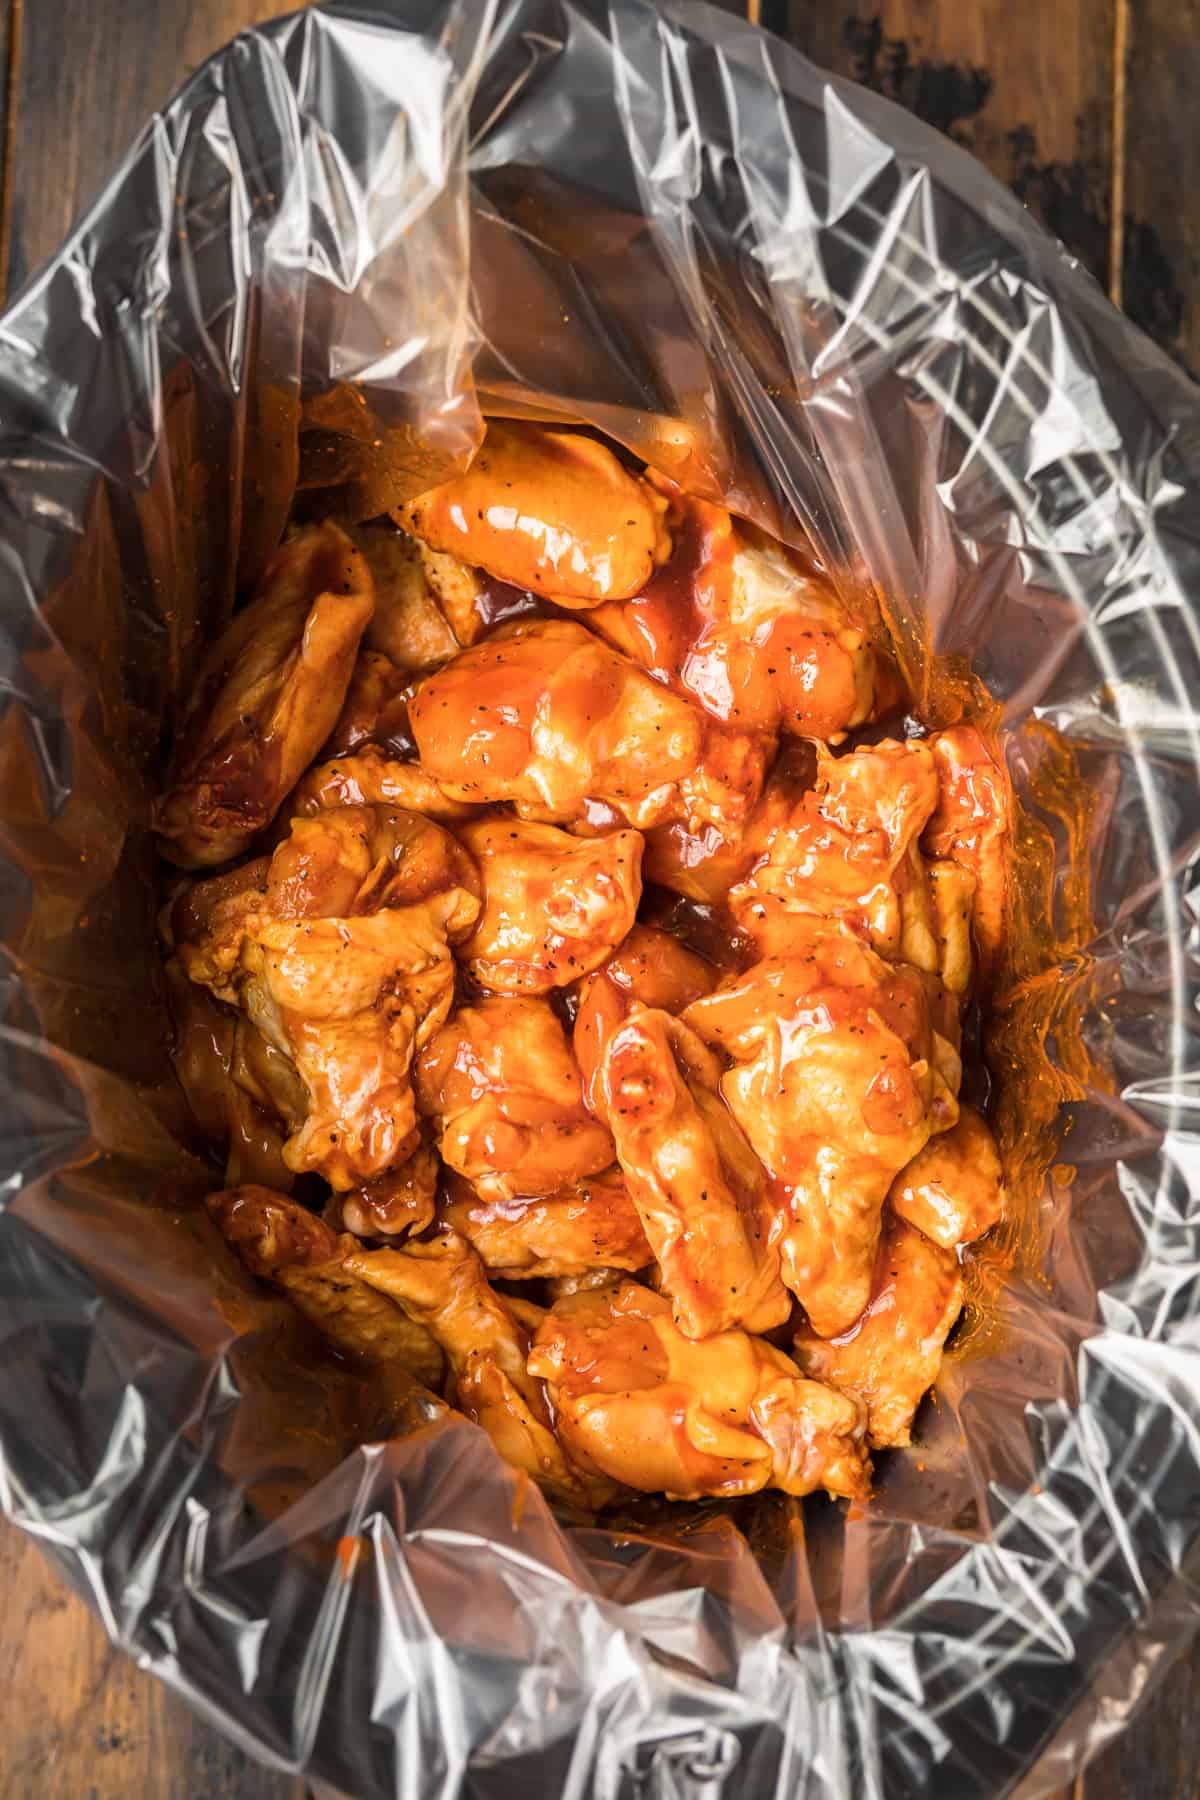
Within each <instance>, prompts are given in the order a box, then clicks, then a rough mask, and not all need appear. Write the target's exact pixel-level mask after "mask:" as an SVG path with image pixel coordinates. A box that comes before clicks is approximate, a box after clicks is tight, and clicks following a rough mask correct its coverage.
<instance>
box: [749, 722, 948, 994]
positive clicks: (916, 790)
mask: <svg viewBox="0 0 1200 1800" xmlns="http://www.w3.org/2000/svg"><path fill="white" fill-rule="evenodd" d="M937 799H938V783H937V771H936V766H935V763H934V758H933V752H932V751H931V750H930V748H929V746H928V745H927V744H924V743H916V742H909V743H895V742H892V741H890V740H885V741H884V742H883V743H880V744H877V745H875V746H874V747H871V748H866V749H862V750H858V751H855V752H853V753H852V754H851V755H848V756H836V757H835V756H831V755H830V754H829V753H828V752H827V751H825V750H823V749H818V752H817V777H816V784H815V786H814V787H813V788H812V789H811V790H809V791H808V792H806V793H802V794H799V795H797V794H796V793H795V792H794V791H793V790H792V789H790V788H788V787H785V786H776V785H774V784H773V785H772V786H771V787H770V788H769V789H768V791H767V794H766V796H765V798H764V801H763V804H762V806H761V807H760V808H759V809H758V811H757V812H756V814H755V816H754V818H753V820H752V821H751V824H750V827H749V829H748V831H747V834H746V838H747V843H748V844H749V845H750V847H751V848H752V849H753V851H754V859H753V861H752V864H751V867H750V870H749V873H748V874H747V876H746V878H745V880H744V881H743V882H740V883H739V884H738V885H737V886H736V887H734V888H733V890H732V892H731V893H730V896H729V903H730V907H731V909H732V911H733V914H734V917H735V918H736V919H737V921H738V923H739V924H740V925H741V927H742V929H743V930H744V931H746V932H747V933H749V935H750V936H751V937H753V938H754V940H755V942H756V943H757V944H758V946H759V949H760V951H761V952H762V954H763V955H779V954H786V952H787V948H788V943H789V938H790V935H791V931H792V922H793V920H794V918H795V917H796V915H797V914H800V915H804V914H817V915H819V916H821V917H824V918H830V919H845V920H846V921H847V923H848V924H850V925H852V926H853V927H854V929H855V930H857V931H859V932H861V933H862V934H863V935H864V936H865V937H867V938H868V940H869V941H870V943H871V944H872V946H873V947H874V948H875V949H876V950H878V951H879V952H880V953H881V954H882V955H884V956H888V957H891V958H896V959H902V960H903V961H905V962H910V963H912V964H913V965H914V967H916V968H919V969H925V970H927V971H929V972H931V973H932V972H933V971H934V970H936V969H937V966H938V947H937V942H936V939H935V937H934V933H933V928H932V920H931V913H930V902H929V894H928V885H927V879H926V872H925V865H924V861H923V859H922V857H921V855H920V851H919V849H918V840H919V838H920V835H921V832H922V831H923V830H924V828H925V826H926V824H927V823H928V821H929V819H930V817H931V815H932V813H933V810H934V807H935V806H936V805H937Z"/></svg>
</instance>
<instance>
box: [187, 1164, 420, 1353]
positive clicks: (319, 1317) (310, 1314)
mask: <svg viewBox="0 0 1200 1800" xmlns="http://www.w3.org/2000/svg"><path fill="white" fill-rule="evenodd" d="M207 1204H208V1210H209V1212H210V1214H211V1215H212V1218H213V1220H214V1222H215V1224H216V1226H217V1228H218V1230H219V1231H220V1232H221V1235H222V1236H223V1237H224V1238H225V1239H226V1241H227V1242H228V1243H229V1244H231V1245H232V1247H233V1248H234V1250H236V1251H237V1254H238V1256H239V1257H240V1258H241V1260H242V1262H243V1263H244V1264H245V1266H246V1268H247V1269H248V1270H249V1271H250V1273H251V1275H255V1276H257V1277H258V1279H259V1280H260V1281H269V1282H270V1283H271V1284H272V1285H273V1286H275V1287H277V1288H280V1289H282V1291H283V1292H284V1293H285V1294H286V1295H287V1296H288V1298H289V1299H290V1300H291V1301H292V1303H293V1305H295V1306H296V1307H297V1308H298V1310H299V1311H300V1312H302V1313H303V1314H304V1316H305V1318H306V1319H308V1320H309V1322H310V1323H311V1324H312V1325H314V1326H315V1327H316V1329H317V1330H318V1331H319V1332H320V1333H321V1335H322V1337H324V1338H327V1339H328V1340H329V1342H330V1343H331V1344H332V1345H333V1347H334V1349H335V1350H340V1351H341V1352H342V1354H343V1355H344V1356H350V1357H353V1358H354V1359H355V1360H356V1361H358V1362H364V1363H372V1364H379V1363H391V1362H396V1363H400V1364H402V1365H403V1367H404V1368H406V1369H408V1370H409V1371H410V1373H412V1374H413V1375H415V1376H416V1377H417V1379H418V1380H419V1381H423V1382H425V1383H426V1385H427V1386H429V1387H436V1386H437V1384H438V1382H439V1381H440V1380H441V1378H442V1357H441V1352H440V1351H439V1349H438V1347H437V1345H436V1344H435V1343H434V1340H433V1338H432V1337H431V1336H430V1334H429V1332H428V1331H427V1330H426V1329H425V1328H424V1326H423V1325H421V1324H420V1323H418V1322H414V1320H412V1319H411V1318H410V1317H409V1316H408V1315H407V1314H406V1313H405V1312H403V1311H402V1310H401V1309H400V1307H398V1306H395V1305H393V1304H392V1302H391V1301H389V1300H386V1299H384V1298H383V1296H382V1295H380V1294H379V1293H377V1292H376V1290H375V1289H374V1288H372V1287H370V1286H368V1284H367V1283H366V1282H365V1281H363V1280H362V1279H361V1277H359V1276H357V1275H355V1274H354V1273H353V1271H352V1270H351V1268H350V1267H349V1262H348V1259H349V1258H350V1257H351V1256H352V1255H353V1253H354V1252H355V1251H357V1250H358V1249H359V1244H358V1242H357V1240H356V1239H354V1238H352V1237H349V1236H346V1237H338V1235H337V1234H336V1232H333V1231H331V1230H330V1229H329V1226H328V1225H326V1224H324V1223H323V1222H322V1221H321V1220H320V1219H318V1218H317V1217H316V1215H315V1214H314V1213H310V1212H306V1211H305V1209H304V1207H302V1206H297V1205H296V1203H295V1201H293V1200H287V1199H284V1198H283V1196H282V1195H280V1194H273V1193H272V1192H271V1191H270V1189H269V1188H265V1187H250V1186H246V1187H237V1188H227V1189H226V1190H225V1191H224V1192H223V1193H220V1194H210V1195H209V1198H208V1202H207Z"/></svg>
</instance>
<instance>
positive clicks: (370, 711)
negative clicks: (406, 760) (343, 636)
mask: <svg viewBox="0 0 1200 1800" xmlns="http://www.w3.org/2000/svg"><path fill="white" fill-rule="evenodd" d="M415 679H416V678H415V676H413V675H411V674H410V673H409V672H408V670H407V669H400V668H397V666H396V664H395V663H394V662H393V661H392V660H391V658H390V657H388V656H384V655H383V653H382V651H379V650H360V651H359V654H358V659H357V661H356V662H355V664H354V668H353V671H352V672H351V675H350V682H349V685H348V687H347V688H346V696H345V699H344V700H343V701H342V706H341V711H340V712H339V713H338V715H337V718H336V719H335V720H334V722H333V728H332V730H331V731H330V733H329V736H328V737H327V738H326V739H325V742H324V744H322V746H321V755H322V756H323V757H331V756H345V755H346V754H348V752H350V751H352V750H361V749H362V748H363V746H364V745H367V744H377V745H378V746H379V747H380V749H381V750H382V751H384V752H386V753H387V754H388V755H391V756H406V755H408V754H409V753H410V752H411V750H412V734H411V733H410V731H409V729H408V703H409V700H410V699H411V698H412V691H413V682H414V680H415Z"/></svg>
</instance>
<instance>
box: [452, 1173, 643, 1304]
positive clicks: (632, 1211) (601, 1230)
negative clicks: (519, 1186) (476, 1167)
mask: <svg viewBox="0 0 1200 1800" xmlns="http://www.w3.org/2000/svg"><path fill="white" fill-rule="evenodd" d="M438 1217H439V1219H440V1220H441V1221H442V1223H443V1224H445V1225H447V1226H449V1227H450V1228H451V1229H452V1230H454V1231H457V1232H458V1233H460V1235H461V1236H462V1237H464V1238H466V1240H467V1242H468V1243H469V1244H471V1245H472V1246H473V1248H474V1249H475V1251H476V1253H477V1254H478V1255H479V1256H480V1257H481V1258H482V1259H483V1261H484V1263H485V1264H486V1265H487V1267H488V1269H490V1270H491V1272H492V1274H493V1275H496V1276H501V1277H504V1278H505V1279H506V1280H510V1281H524V1280H530V1279H533V1278H534V1277H555V1278H558V1277H562V1276H569V1275H582V1274H585V1273H586V1272H587V1271H588V1270H591V1269H608V1270H615V1269H627V1270H633V1269H644V1268H645V1267H646V1265H647V1263H649V1262H650V1260H651V1252H650V1246H649V1244H648V1243H647V1242H646V1234H645V1232H644V1231H643V1230H642V1222H641V1220H640V1218H639V1217H638V1212H637V1208H636V1207H635V1206H634V1204H633V1201H632V1199H631V1198H630V1196H629V1191H628V1188H627V1187H626V1184H625V1177H624V1176H623V1175H622V1174H621V1171H620V1170H619V1169H606V1170H604V1171H603V1172H602V1173H601V1174H599V1175H592V1176H589V1177H588V1178H587V1179H586V1180H584V1181H580V1182H577V1183H576V1184H575V1185H574V1186H572V1187H566V1188H562V1189H561V1190H560V1191H559V1192H558V1193H554V1194H545V1195H543V1196H541V1197H540V1198H538V1199H532V1200H481V1199H480V1197H479V1195H478V1194H476V1193H475V1191H474V1189H473V1188H471V1187H470V1186H469V1184H468V1183H467V1182H465V1181H463V1180H462V1179H461V1178H459V1177H456V1176H452V1177H451V1178H450V1181H449V1184H448V1192H447V1197H446V1198H445V1199H444V1200H443V1202H442V1204H441V1206H440V1207H439V1209H438Z"/></svg>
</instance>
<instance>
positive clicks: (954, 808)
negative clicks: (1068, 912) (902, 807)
mask: <svg viewBox="0 0 1200 1800" xmlns="http://www.w3.org/2000/svg"><path fill="white" fill-rule="evenodd" d="M930 746H931V749H932V752H933V756H934V761H935V766H936V768H937V776H938V801H937V808H936V810H935V812H934V814H933V816H932V818H931V819H930V820H929V823H928V826H927V828H926V831H925V839H924V847H925V850H926V851H927V853H928V854H929V855H930V856H937V857H947V858H949V859H950V861H952V862H955V863H958V864H959V865H960V866H961V867H963V868H965V869H967V870H969V871H970V872H971V874H972V875H973V876H974V877H975V888H974V896H973V901H972V909H971V923H972V929H973V934H974V939H975V947H976V950H977V952H978V956H979V969H980V975H981V976H982V978H983V979H984V981H988V980H990V979H991V976H992V975H993V973H994V971H995V966H996V961H997V958H998V956H999V954H1000V949H1001V945H1002V944H1003V941H1004V930H1005V923H1006V920H1007V917H1008V870H1009V861H1010V857H1011V838H1012V807H1013V802H1012V789H1011V786H1010V784H1009V779H1008V772H1007V770H1006V769H1005V767H1004V764H1003V762H1002V760H1001V758H1000V756H999V754H998V753H997V752H994V751H993V750H992V749H991V748H990V747H989V745H988V742H987V740H986V738H985V737H984V735H983V733H982V732H980V731H978V730H976V728H975V727H974V726H973V725H956V726H954V727H953V728H952V729H951V730H949V731H939V732H937V733H935V735H934V736H933V737H932V738H931V739H930Z"/></svg>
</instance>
